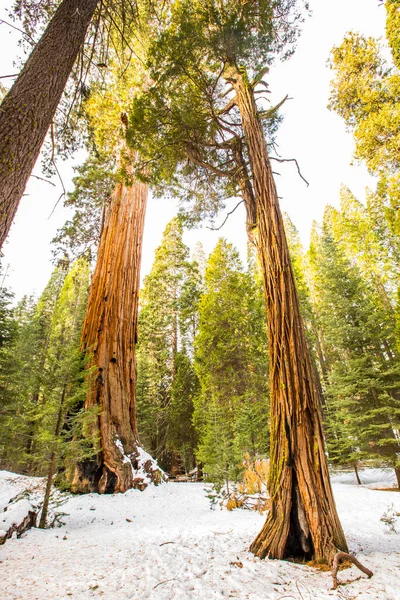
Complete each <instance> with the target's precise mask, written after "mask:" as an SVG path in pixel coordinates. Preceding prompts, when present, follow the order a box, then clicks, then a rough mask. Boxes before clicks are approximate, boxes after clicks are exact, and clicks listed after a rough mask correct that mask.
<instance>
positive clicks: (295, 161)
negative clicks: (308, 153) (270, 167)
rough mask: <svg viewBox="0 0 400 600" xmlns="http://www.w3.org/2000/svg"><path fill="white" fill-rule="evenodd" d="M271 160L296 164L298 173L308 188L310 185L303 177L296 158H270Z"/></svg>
mask: <svg viewBox="0 0 400 600" xmlns="http://www.w3.org/2000/svg"><path fill="white" fill-rule="evenodd" d="M269 159H270V160H276V162H279V163H284V162H294V163H295V164H296V167H297V172H298V174H299V175H300V177H301V179H302V180H303V181H304V183H305V184H306V185H307V187H308V186H309V185H310V184H309V183H308V181H307V179H306V178H305V177H303V175H302V174H301V171H300V167H299V163H298V162H297V160H296V159H295V158H276V157H275V156H270V157H269Z"/></svg>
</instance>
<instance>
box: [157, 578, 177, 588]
mask: <svg viewBox="0 0 400 600" xmlns="http://www.w3.org/2000/svg"><path fill="white" fill-rule="evenodd" d="M174 579H175V577H172V579H166V580H165V581H160V583H157V585H155V586H154V587H153V590H155V589H156V588H157V587H158V586H159V585H163V584H164V583H169V582H170V581H174Z"/></svg>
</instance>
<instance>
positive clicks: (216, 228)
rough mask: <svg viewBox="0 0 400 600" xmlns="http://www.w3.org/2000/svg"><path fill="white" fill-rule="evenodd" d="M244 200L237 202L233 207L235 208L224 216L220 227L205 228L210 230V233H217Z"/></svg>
mask: <svg viewBox="0 0 400 600" xmlns="http://www.w3.org/2000/svg"><path fill="white" fill-rule="evenodd" d="M243 202H244V200H241V201H240V202H238V203H237V204H236V206H235V208H234V209H233V210H231V211H230V212H228V214H227V215H226V217H225V219H224V220H223V222H222V223H221V225H220V226H219V227H207V229H211V231H219V230H220V229H222V227H223V226H224V225H225V223H226V222H227V220H228V219H229V217H230V216H231V215H232V214H233V213H234V212H235V210H236V209H237V208H238V206H240V205H241V204H243Z"/></svg>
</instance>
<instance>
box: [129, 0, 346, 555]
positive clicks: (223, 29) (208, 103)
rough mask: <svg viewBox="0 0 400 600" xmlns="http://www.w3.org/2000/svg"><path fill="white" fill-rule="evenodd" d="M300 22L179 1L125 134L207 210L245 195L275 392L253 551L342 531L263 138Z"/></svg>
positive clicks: (309, 549)
mask: <svg viewBox="0 0 400 600" xmlns="http://www.w3.org/2000/svg"><path fill="white" fill-rule="evenodd" d="M298 21H299V13H298V6H297V3H296V2H295V1H294V0H282V1H275V2H269V1H268V2H223V3H220V2H214V1H212V0H208V1H207V2H180V3H179V5H178V4H177V5H174V7H173V9H172V12H171V15H170V16H169V19H168V23H167V25H166V27H165V29H164V31H163V32H162V33H161V34H160V36H159V39H158V40H156V41H155V43H154V44H153V46H152V48H151V49H150V59H149V60H150V64H151V65H152V70H151V79H152V81H153V85H152V86H149V89H148V91H147V92H146V93H145V94H143V95H142V96H141V97H139V98H136V100H135V101H134V103H133V107H132V113H131V128H130V132H129V139H130V142H131V143H132V144H133V145H134V147H137V148H140V150H141V154H142V157H143V159H147V160H150V162H147V163H146V164H147V167H148V169H149V171H150V172H151V169H152V168H153V174H154V179H155V180H156V181H161V180H162V179H167V181H168V182H169V184H170V185H177V186H180V185H182V182H183V181H186V182H189V191H187V193H186V195H189V196H192V197H194V198H195V200H196V201H197V204H196V207H197V208H199V207H200V210H201V207H203V212H204V211H205V210H209V212H210V211H211V212H212V211H213V210H215V208H216V204H217V205H218V196H219V194H220V193H221V192H224V193H225V197H226V196H232V195H234V194H235V193H236V194H237V193H240V194H241V196H242V199H243V200H244V203H245V207H246V214H247V218H246V225H247V230H248V233H249V238H250V240H251V241H252V242H253V243H254V244H255V245H256V246H257V250H258V254H259V257H260V261H261V265H262V274H263V279H264V291H265V301H266V308H267V318H268V338H269V344H270V392H271V472H270V482H269V488H270V494H271V510H270V512H269V516H268V519H267V522H266V524H265V526H264V528H263V529H262V531H261V532H260V534H259V535H258V536H257V538H256V540H255V541H254V542H253V544H252V546H251V550H252V551H253V552H254V553H255V554H257V555H258V556H260V557H266V556H269V557H271V558H284V557H288V556H301V557H304V556H306V557H314V558H315V559H317V560H322V561H331V559H332V557H333V555H334V554H335V553H336V551H337V549H340V550H346V541H345V538H344V535H343V531H342V528H341V525H340V522H339V519H338V516H337V513H336V508H335V503H334V499H333V495H332V490H331V485H330V481H329V474H328V468H327V462H326V456H325V449H324V439H323V433H322V424H321V410H320V404H319V398H318V395H317V393H316V390H315V386H314V383H313V375H312V369H311V364H310V358H309V353H308V348H307V344H306V340H305V334H304V328H303V324H302V320H301V316H300V311H299V301H298V296H297V292H296V288H295V283H294V277H293V270H292V266H291V261H290V256H289V251H288V246H287V242H286V237H285V231H284V227H283V221H282V216H281V212H280V208H279V202H278V196H277V192H276V187H275V183H274V179H273V174H272V169H271V162H270V156H269V152H268V143H267V141H266V139H265V134H266V133H267V134H268V136H269V142H271V141H273V140H272V139H271V134H273V131H274V128H275V126H276V113H277V110H278V108H279V106H280V104H282V103H280V104H279V105H278V106H276V107H274V108H271V109H269V108H266V107H265V102H264V105H263V104H261V105H257V101H256V98H259V97H261V96H262V94H260V93H259V92H260V91H261V89H260V88H261V86H262V87H263V88H265V87H267V84H266V82H265V81H264V80H263V76H265V74H266V73H267V71H268V64H269V63H270V62H271V61H272V60H273V58H274V56H275V55H277V54H280V55H283V56H287V55H289V54H290V52H291V51H292V49H293V43H294V41H295V39H296V37H297V33H298V25H297V23H298ZM156 157H157V158H158V160H159V161H160V162H161V168H158V169H157V166H154V163H155V160H154V159H155V158H156ZM161 159H162V161H161ZM149 165H150V166H149ZM169 168H170V171H169V170H168V169H169ZM191 184H192V185H191Z"/></svg>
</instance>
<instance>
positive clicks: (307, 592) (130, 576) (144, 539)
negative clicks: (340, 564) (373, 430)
mask: <svg viewBox="0 0 400 600" xmlns="http://www.w3.org/2000/svg"><path fill="white" fill-rule="evenodd" d="M346 477H347V479H346ZM350 478H351V476H350ZM33 481H34V480H33V479H32V478H26V477H22V476H18V475H14V474H12V473H8V472H5V471H2V472H0V511H1V510H2V508H3V506H4V505H5V504H6V503H7V502H8V501H9V499H10V498H11V497H13V496H15V495H16V494H17V493H18V492H20V491H22V490H23V489H25V488H26V487H27V486H28V485H32V482H33ZM38 481H39V483H40V480H38ZM339 481H340V482H339ZM345 481H350V479H349V476H345V477H341V478H340V477H336V481H334V483H333V487H334V492H335V498H336V502H337V506H338V510H339V516H340V519H341V522H342V524H343V527H344V530H345V533H346V537H347V540H348V543H349V546H350V551H351V552H353V553H354V554H356V556H357V557H358V559H359V560H360V561H361V562H362V563H363V564H364V565H365V566H367V567H368V568H369V569H371V570H372V571H373V572H374V576H373V577H372V579H367V578H366V576H365V575H363V574H362V573H360V571H358V570H357V569H356V568H355V567H352V568H351V569H348V570H344V571H340V572H339V579H340V580H341V581H347V582H348V583H347V585H345V586H340V587H339V588H338V589H337V590H331V589H330V588H331V587H332V579H331V575H330V573H329V572H322V571H319V570H316V569H315V568H311V567H308V566H306V565H303V564H293V563H290V562H286V561H272V560H264V561H260V560H259V559H257V558H255V557H254V556H253V555H252V554H251V553H249V552H248V550H247V549H248V547H249V544H250V542H251V541H252V540H253V538H254V536H255V535H256V534H257V533H258V531H259V530H260V528H261V526H262V524H263V523H264V520H265V514H264V515H260V514H258V513H256V512H250V511H244V510H235V511H232V512H229V511H227V510H226V509H223V510H220V509H219V507H218V509H217V510H210V504H209V501H208V499H207V498H206V496H205V493H204V487H205V486H204V484H202V483H168V484H164V485H161V486H160V487H158V488H154V487H149V488H147V489H146V490H145V491H144V492H139V491H135V490H131V491H129V492H127V493H126V494H123V495H122V494H116V495H109V496H99V495H95V494H89V495H86V496H67V497H66V501H65V503H64V504H63V505H62V506H60V507H59V509H58V510H59V511H62V512H64V513H67V515H66V516H65V517H63V521H64V522H65V524H64V525H63V526H62V527H60V528H54V529H47V530H40V529H32V530H30V531H28V532H27V533H25V534H24V535H23V536H22V537H21V538H20V539H16V538H14V537H13V538H12V539H10V540H8V541H7V542H6V544H5V545H4V546H1V547H0V598H2V600H16V599H23V600H33V599H36V600H56V599H57V600H58V599H61V598H62V599H65V600H67V599H69V598H76V599H79V600H85V599H88V598H105V599H109V600H111V599H112V600H125V599H130V600H144V599H147V598H151V599H152V600H153V599H154V600H167V599H168V600H175V599H182V600H192V599H193V600H194V599H202V600H212V599H225V598H237V599H239V600H278V599H284V598H285V599H294V600H314V599H316V600H322V599H330V598H339V599H341V600H353V599H356V598H357V599H359V600H366V599H371V600H400V586H399V573H400V533H394V532H393V533H390V532H389V527H388V525H386V524H385V523H384V522H382V521H381V518H382V516H383V515H384V513H386V514H388V511H389V512H390V511H391V510H392V512H394V513H396V512H397V513H399V512H400V494H394V493H393V494H388V493H387V492H385V491H376V490H372V489H369V488H368V487H366V486H356V485H351V484H350V485H349V484H346V483H345ZM376 487H384V483H383V482H382V481H381V482H378V483H377V485H376ZM5 514H6V513H5ZM396 521H397V523H398V527H397V530H398V531H399V532H400V518H397V517H395V516H394V517H393V525H394V527H396ZM0 529H1V514H0Z"/></svg>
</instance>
